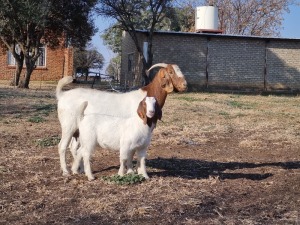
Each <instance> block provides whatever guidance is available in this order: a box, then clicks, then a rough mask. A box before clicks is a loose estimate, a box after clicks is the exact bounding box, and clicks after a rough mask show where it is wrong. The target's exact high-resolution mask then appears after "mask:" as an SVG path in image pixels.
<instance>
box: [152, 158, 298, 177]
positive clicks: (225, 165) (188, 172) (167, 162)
mask: <svg viewBox="0 0 300 225" xmlns="http://www.w3.org/2000/svg"><path fill="white" fill-rule="evenodd" d="M147 167H148V168H149V169H148V171H149V175H150V176H159V177H170V176H172V177H181V178H185V179H207V178H209V177H211V176H212V177H218V178H219V179H221V180H222V179H240V178H244V179H249V180H263V179H266V178H268V177H270V176H273V174H272V173H248V172H246V173H242V172H236V173H235V172H232V171H234V170H238V169H247V168H249V169H251V168H260V167H280V168H282V169H287V170H288V169H300V161H295V162H270V163H248V162H214V161H211V162H209V161H201V160H195V159H178V158H156V159H149V160H147ZM150 168H152V169H154V170H157V171H154V172H150V171H151V170H150ZM228 170H231V171H228Z"/></svg>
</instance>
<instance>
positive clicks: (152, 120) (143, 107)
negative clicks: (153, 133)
mask: <svg viewBox="0 0 300 225" xmlns="http://www.w3.org/2000/svg"><path fill="white" fill-rule="evenodd" d="M146 111H147V105H146V102H145V100H143V101H141V102H140V104H139V107H138V109H137V114H138V115H139V117H140V118H141V119H142V120H143V122H144V124H147V125H148V126H149V127H151V126H152V124H153V123H154V124H156V122H157V120H161V118H162V111H161V108H160V106H159V105H158V103H157V101H156V103H155V115H154V116H153V117H152V118H148V117H147V115H146Z"/></svg>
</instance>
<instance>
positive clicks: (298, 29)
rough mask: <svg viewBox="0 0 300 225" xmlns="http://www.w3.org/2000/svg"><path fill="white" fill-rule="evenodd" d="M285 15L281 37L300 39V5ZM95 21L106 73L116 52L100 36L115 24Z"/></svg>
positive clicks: (293, 7) (93, 42) (97, 44)
mask: <svg viewBox="0 0 300 225" xmlns="http://www.w3.org/2000/svg"><path fill="white" fill-rule="evenodd" d="M283 17H284V20H283V22H282V28H283V29H282V30H281V37H283V38H299V39H300V6H296V5H293V6H291V7H290V13H285V14H284V15H283ZM95 22H96V26H97V27H98V29H99V31H98V33H97V34H96V35H95V36H94V37H93V39H92V45H93V46H94V47H96V48H97V49H98V51H99V52H100V53H101V54H102V55H103V56H104V59H105V64H104V68H103V69H102V73H104V72H105V69H106V67H107V66H108V64H109V61H110V59H111V58H113V57H114V53H113V52H112V51H111V50H110V49H109V48H107V47H106V46H105V45H104V44H103V41H102V39H101V38H100V34H101V33H103V31H104V30H105V29H106V28H108V27H109V26H110V25H111V24H113V21H112V20H108V19H104V18H101V17H98V18H97V19H96V21H95Z"/></svg>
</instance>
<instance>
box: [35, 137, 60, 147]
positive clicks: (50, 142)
mask: <svg viewBox="0 0 300 225" xmlns="http://www.w3.org/2000/svg"><path fill="white" fill-rule="evenodd" d="M59 142H60V137H58V136H53V137H47V138H43V139H38V140H37V145H38V146H40V147H42V148H44V147H50V146H55V145H58V143H59Z"/></svg>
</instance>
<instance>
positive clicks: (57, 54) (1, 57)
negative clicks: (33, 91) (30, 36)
mask: <svg viewBox="0 0 300 225" xmlns="http://www.w3.org/2000/svg"><path fill="white" fill-rule="evenodd" d="M41 50H42V52H43V53H42V55H41V56H40V58H39V59H38V61H37V63H36V68H35V69H34V71H33V73H32V75H31V79H30V80H38V81H40V80H59V79H60V78H61V77H63V76H65V75H73V48H72V47H69V48H61V47H59V48H57V49H51V48H47V47H44V48H41ZM15 69H16V66H15V60H14V58H13V56H12V54H11V53H10V52H9V51H7V52H4V51H0V80H12V79H14V74H15ZM25 71H26V69H25V68H23V70H22V73H21V77H24V76H25Z"/></svg>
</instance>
